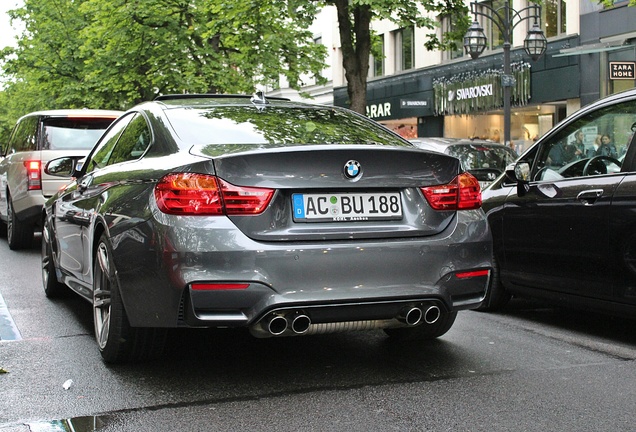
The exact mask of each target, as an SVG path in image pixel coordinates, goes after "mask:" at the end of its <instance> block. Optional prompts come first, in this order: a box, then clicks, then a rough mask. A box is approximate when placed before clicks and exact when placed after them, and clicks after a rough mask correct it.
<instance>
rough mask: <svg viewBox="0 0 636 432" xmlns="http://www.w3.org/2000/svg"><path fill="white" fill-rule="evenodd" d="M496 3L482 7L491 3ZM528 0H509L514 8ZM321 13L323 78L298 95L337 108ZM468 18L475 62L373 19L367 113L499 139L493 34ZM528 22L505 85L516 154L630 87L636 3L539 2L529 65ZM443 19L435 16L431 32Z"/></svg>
mask: <svg viewBox="0 0 636 432" xmlns="http://www.w3.org/2000/svg"><path fill="white" fill-rule="evenodd" d="M503 1H504V0H492V1H489V2H487V5H488V6H490V7H491V8H493V9H497V8H499V7H501V6H502V5H503ZM529 4H530V3H529V2H528V1H527V0H512V1H511V6H512V8H513V9H515V10H517V11H520V10H522V9H523V8H525V7H526V6H528V5H529ZM479 5H483V3H482V2H480V3H479ZM483 10H486V9H483ZM321 16H322V18H321V20H320V21H319V25H317V26H316V28H315V30H314V31H315V34H316V35H317V40H320V41H322V42H323V43H325V45H326V46H327V48H328V50H329V61H330V68H329V69H327V70H326V71H325V74H326V75H325V76H328V77H329V78H330V84H329V85H328V86H326V87H324V86H322V87H315V86H312V85H311V83H309V85H308V86H307V91H306V92H307V93H308V94H312V93H314V94H319V95H320V98H319V99H318V98H316V101H318V102H321V103H328V104H329V103H333V104H334V105H338V106H345V107H347V106H349V103H348V96H347V90H346V82H345V80H344V70H343V69H342V54H341V52H340V48H339V43H338V33H337V28H338V27H337V26H338V23H337V18H336V15H335V10H333V9H329V8H327V9H326V10H325V11H324V12H323V14H321ZM477 19H478V20H479V21H480V22H481V25H482V26H483V28H484V30H485V32H486V35H487V37H488V43H489V45H488V48H487V50H486V51H485V52H484V53H483V54H482V55H481V56H480V57H479V58H478V59H476V60H473V59H471V58H470V57H468V56H465V55H463V53H462V52H461V50H457V51H456V52H448V51H445V52H440V51H426V50H425V48H424V42H425V41H426V39H427V33H428V32H430V30H426V29H418V28H410V29H408V28H396V27H395V26H394V25H393V24H392V23H390V22H384V21H382V22H374V23H373V29H374V31H375V32H376V33H377V34H378V35H380V38H381V49H382V52H383V57H381V58H378V59H371V60H372V61H371V67H370V71H369V81H368V88H367V115H368V116H369V117H371V118H373V119H375V120H377V121H378V122H380V123H383V124H385V125H386V126H387V127H389V128H391V129H393V130H395V131H396V132H398V133H400V134H401V135H402V136H404V137H407V138H414V137H418V136H419V137H426V136H446V137H456V138H465V137H479V138H486V139H491V140H494V141H499V142H503V135H504V134H503V121H504V120H503V109H502V107H503V97H502V87H501V79H502V78H501V76H502V74H503V50H502V43H503V39H502V35H501V34H500V32H499V30H498V29H497V28H496V26H494V25H492V23H491V22H490V21H489V20H487V19H483V18H481V17H478V18H477ZM513 22H514V19H513ZM531 24H532V22H531V21H530V20H520V21H519V23H516V25H515V27H514V31H513V38H512V39H513V40H512V50H511V63H512V69H513V75H514V76H515V86H514V87H513V89H512V103H511V104H512V109H511V112H512V115H511V140H512V143H509V144H510V145H511V146H512V147H514V148H515V149H516V150H517V151H519V152H521V151H523V150H524V149H526V148H527V147H528V146H529V145H530V144H531V143H532V142H533V141H534V140H535V139H536V138H537V137H539V136H541V135H542V134H543V133H545V132H546V131H548V130H549V129H550V128H551V127H552V126H554V125H555V124H556V123H558V122H559V121H561V120H562V119H564V118H565V117H566V116H567V115H569V114H571V113H573V112H574V111H576V110H577V109H579V108H580V107H581V106H583V105H586V104H588V103H590V102H592V101H594V100H597V99H598V98H600V97H603V96H605V95H608V94H611V93H615V92H618V91H620V90H623V89H627V88H632V87H635V86H636V81H635V80H634V64H635V62H636V50H635V47H636V7H630V6H628V1H623V2H617V3H615V4H614V6H613V7H609V8H608V7H604V6H602V5H599V4H598V3H596V2H594V1H591V0H578V1H571V0H545V1H544V2H543V3H542V14H541V27H542V30H543V31H544V33H545V34H546V36H547V38H548V46H547V51H546V53H545V54H544V55H543V56H542V57H541V58H540V59H539V60H538V61H532V60H531V59H530V58H529V57H528V55H527V54H526V53H525V52H524V50H523V49H522V44H523V40H524V38H525V35H526V33H527V30H528V28H529V25H531ZM450 25H452V23H449V22H445V21H444V20H442V21H441V22H440V30H438V34H439V35H440V36H441V34H442V29H448V28H449V26H450Z"/></svg>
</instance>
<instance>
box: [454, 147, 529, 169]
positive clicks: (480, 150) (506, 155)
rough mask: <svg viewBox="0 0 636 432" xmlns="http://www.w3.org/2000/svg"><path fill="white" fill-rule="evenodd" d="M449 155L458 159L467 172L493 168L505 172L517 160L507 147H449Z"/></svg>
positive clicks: (515, 155)
mask: <svg viewBox="0 0 636 432" xmlns="http://www.w3.org/2000/svg"><path fill="white" fill-rule="evenodd" d="M448 154H449V155H451V156H455V157H456V158H458V159H459V160H460V161H461V163H462V167H463V168H464V169H465V170H477V169H485V168H486V169H488V168H492V169H497V170H499V171H502V172H503V170H505V169H506V167H507V166H508V165H509V164H511V163H513V162H514V161H515V160H516V159H517V154H516V153H515V152H514V151H513V150H511V149H510V148H508V147H506V146H496V145H492V144H479V143H475V144H456V145H452V146H449V148H448Z"/></svg>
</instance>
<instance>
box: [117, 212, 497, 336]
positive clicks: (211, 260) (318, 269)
mask: <svg viewBox="0 0 636 432" xmlns="http://www.w3.org/2000/svg"><path fill="white" fill-rule="evenodd" d="M477 212H481V210H475V211H465V212H459V213H458V217H457V218H456V221H454V222H453V223H452V224H451V225H450V226H449V227H448V228H447V229H446V230H445V231H444V232H442V233H440V234H439V235H435V236H430V237H419V238H408V239H387V240H377V239H374V240H368V241H363V240H356V241H355V242H353V241H320V242H304V243H286V242H280V243H277V242H269V243H263V242H255V241H253V240H251V239H249V238H247V237H245V236H244V235H242V233H241V232H240V231H238V230H236V228H235V227H234V225H233V224H232V223H231V222H230V221H229V220H227V219H225V218H215V219H214V220H213V221H211V222H210V219H209V218H206V222H205V223H204V221H203V220H202V219H197V218H184V217H181V219H180V220H176V219H177V218H178V217H174V216H167V215H161V216H160V217H161V218H164V219H165V218H169V219H171V220H169V221H166V220H151V221H149V222H147V224H146V225H144V226H138V227H136V228H135V230H136V234H135V235H131V233H130V232H129V231H126V232H124V233H121V234H118V235H116V236H114V237H113V239H112V240H113V246H114V249H115V257H116V258H115V259H116V262H115V264H116V267H117V269H118V277H119V281H120V285H121V291H122V297H123V300H124V304H125V308H126V311H127V313H128V316H129V320H130V323H131V325H133V326H141V327H146V326H149V327H174V326H179V325H187V326H203V327H243V326H251V327H252V328H253V329H254V328H255V327H258V326H259V325H260V324H261V323H263V322H266V321H268V320H269V319H270V318H271V317H272V316H276V315H283V316H285V317H287V316H290V317H292V318H291V319H292V320H293V317H294V316H297V315H306V316H308V317H309V318H310V319H311V322H312V324H314V323H315V324H319V323H320V324H328V323H334V322H345V321H346V322H354V321H355V322H362V321H367V320H376V321H377V320H389V321H391V323H392V324H390V325H394V324H395V321H396V320H397V321H399V317H400V314H402V313H403V310H405V309H408V308H411V307H421V308H424V309H423V310H426V309H427V308H428V307H429V306H430V305H435V306H436V307H438V308H439V309H440V310H441V311H456V310H461V309H470V308H475V307H477V306H479V304H480V303H481V301H482V299H483V297H484V295H485V291H486V287H487V286H488V280H489V277H490V269H491V265H492V263H491V256H492V241H491V235H490V231H489V228H488V225H487V223H486V221H485V219H484V218H483V214H481V215H479V214H477ZM168 226H170V227H171V228H170V229H167V227H168ZM175 226H176V227H178V228H175ZM152 232H154V233H155V234H154V235H152V234H151V233H152ZM146 233H147V234H146ZM473 271H475V272H476V273H471V272H473ZM216 283H228V284H239V285H240V284H242V287H241V288H238V289H237V288H236V287H233V288H232V289H222V287H221V289H219V287H218V286H215V285H214V284H216ZM193 284H195V286H196V284H199V286H197V289H193ZM201 285H204V286H207V285H209V287H208V288H205V287H204V289H201ZM385 324H386V323H385ZM387 325H389V324H387Z"/></svg>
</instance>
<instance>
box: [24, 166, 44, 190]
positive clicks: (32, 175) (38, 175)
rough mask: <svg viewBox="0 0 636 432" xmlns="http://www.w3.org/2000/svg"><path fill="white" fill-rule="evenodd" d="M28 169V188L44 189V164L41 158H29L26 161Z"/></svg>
mask: <svg viewBox="0 0 636 432" xmlns="http://www.w3.org/2000/svg"><path fill="white" fill-rule="evenodd" d="M24 166H26V171H27V179H28V189H29V190H41V189H42V171H41V167H42V164H41V163H40V161H39V160H28V161H25V162H24Z"/></svg>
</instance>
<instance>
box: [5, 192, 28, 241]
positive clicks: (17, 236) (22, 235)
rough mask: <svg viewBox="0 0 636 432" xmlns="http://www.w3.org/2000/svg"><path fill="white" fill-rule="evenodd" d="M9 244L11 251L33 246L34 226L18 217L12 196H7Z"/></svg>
mask: <svg viewBox="0 0 636 432" xmlns="http://www.w3.org/2000/svg"><path fill="white" fill-rule="evenodd" d="M7 243H9V249H11V250H18V249H25V248H28V247H31V245H32V244H33V226H32V225H29V224H25V223H24V222H21V221H20V220H19V219H18V218H17V217H16V215H15V212H14V211H13V203H12V202H11V196H7Z"/></svg>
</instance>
